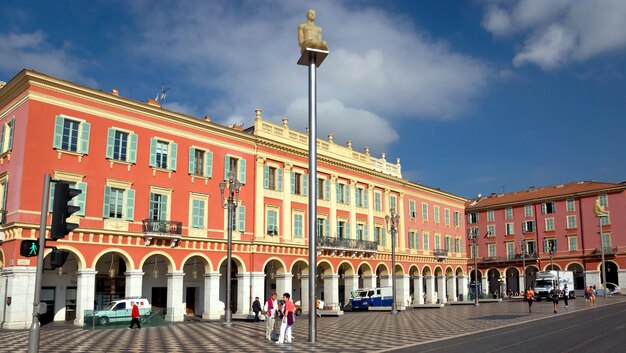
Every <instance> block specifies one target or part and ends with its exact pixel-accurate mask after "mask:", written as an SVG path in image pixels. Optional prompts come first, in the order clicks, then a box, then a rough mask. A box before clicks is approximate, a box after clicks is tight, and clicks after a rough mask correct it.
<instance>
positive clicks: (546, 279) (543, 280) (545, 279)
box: [535, 271, 574, 301]
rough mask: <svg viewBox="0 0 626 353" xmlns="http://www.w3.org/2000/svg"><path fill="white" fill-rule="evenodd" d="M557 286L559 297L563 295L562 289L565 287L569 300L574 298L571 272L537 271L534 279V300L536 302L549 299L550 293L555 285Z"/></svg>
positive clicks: (572, 274) (572, 273)
mask: <svg viewBox="0 0 626 353" xmlns="http://www.w3.org/2000/svg"><path fill="white" fill-rule="evenodd" d="M557 283H558V284H559V289H560V290H561V297H563V295H565V292H564V291H563V288H564V287H565V285H567V289H568V290H569V298H571V299H573V298H574V272H572V271H539V272H537V276H536V279H535V298H537V301H541V299H549V298H550V292H551V291H552V289H554V287H555V285H556V284H557Z"/></svg>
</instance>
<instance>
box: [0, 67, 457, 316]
mask: <svg viewBox="0 0 626 353" xmlns="http://www.w3.org/2000/svg"><path fill="white" fill-rule="evenodd" d="M0 124H2V134H1V136H0V147H1V148H0V197H1V199H0V205H1V209H2V218H1V224H0V240H1V243H0V266H1V268H2V269H1V277H2V278H0V320H1V323H2V327H3V328H27V327H28V326H29V325H30V321H31V311H32V298H33V294H34V283H35V266H36V258H25V257H21V256H20V252H19V245H20V242H21V240H24V239H37V238H38V236H39V219H40V216H41V208H42V195H43V177H44V175H45V174H46V173H47V174H50V175H51V176H52V178H53V179H54V180H59V181H65V182H69V183H70V184H71V185H72V186H73V187H76V188H79V189H80V190H81V191H82V193H81V195H80V196H78V197H77V198H76V200H75V204H76V205H77V206H79V207H80V211H79V212H78V213H76V214H75V216H73V217H72V219H71V220H72V221H73V222H75V223H78V224H79V228H78V229H76V230H74V231H73V232H72V233H70V234H69V236H67V237H66V238H64V239H62V240H59V241H57V242H56V243H55V244H54V245H55V246H56V247H57V248H59V249H62V250H66V251H69V253H70V255H69V257H68V260H67V261H66V262H65V264H64V265H63V267H61V268H59V269H56V270H54V271H53V270H45V271H44V276H43V285H42V300H43V301H44V302H46V303H47V304H48V311H47V313H46V314H45V315H44V316H43V317H42V318H41V320H42V322H44V323H45V322H49V321H62V320H68V321H73V322H74V323H75V324H77V325H82V324H83V317H84V313H85V311H86V310H93V309H94V308H96V309H98V308H101V307H102V306H103V305H104V304H105V303H107V302H108V301H110V300H114V299H117V298H121V297H146V298H148V299H149V300H150V302H151V304H152V305H153V307H159V308H166V310H167V313H168V315H170V316H171V318H172V319H173V320H174V321H180V320H183V317H184V315H198V316H202V317H203V318H204V319H219V318H220V316H221V315H223V313H224V303H225V287H226V281H231V286H232V290H231V301H230V302H231V306H232V310H233V313H234V317H237V315H244V316H245V315H248V314H249V313H250V306H251V302H252V298H254V297H255V296H258V297H260V298H265V297H266V296H267V295H268V294H269V293H270V292H272V291H277V292H279V293H280V292H290V293H293V297H294V298H295V300H299V299H305V298H308V293H309V288H308V276H315V277H316V288H315V290H316V294H317V295H318V297H320V298H322V299H323V300H324V301H325V304H326V307H327V309H328V310H337V311H338V310H340V309H341V307H342V306H343V305H345V304H347V303H348V300H349V294H350V292H351V291H352V290H353V289H356V288H363V287H375V286H390V285H391V276H392V275H395V276H396V278H397V283H398V284H397V286H398V294H397V298H396V299H397V302H398V304H399V306H406V305H416V304H423V303H425V302H426V303H435V302H440V303H445V302H447V301H456V300H459V299H460V297H462V296H465V295H466V294H467V287H468V286H467V283H468V277H467V256H466V251H465V249H466V246H465V242H466V241H465V234H466V231H465V224H464V222H463V219H462V216H463V214H464V203H465V201H466V200H465V199H463V198H461V197H458V196H455V195H452V194H449V193H446V192H442V191H440V190H436V189H432V188H429V187H426V186H423V185H419V184H417V183H413V182H410V181H408V180H404V179H402V174H401V166H400V161H399V160H397V161H396V163H390V162H387V161H386V159H385V156H384V154H383V155H382V156H381V158H375V157H373V156H371V155H370V153H369V150H368V149H365V151H364V152H358V151H355V150H353V149H352V146H351V143H350V142H348V144H347V145H345V146H344V145H339V144H336V143H335V142H334V141H333V138H332V136H329V138H328V140H318V154H319V157H318V170H317V175H315V176H311V175H309V173H308V168H307V166H308V164H307V161H308V154H307V139H308V136H307V134H304V133H301V132H297V131H294V130H291V129H290V128H289V125H288V120H286V119H285V120H283V124H282V125H276V124H272V123H270V122H268V121H265V120H263V118H262V112H261V111H260V110H257V111H256V116H255V120H254V126H252V127H250V128H248V129H245V130H244V129H242V128H240V127H237V126H234V127H226V126H221V125H219V124H215V123H213V122H211V121H210V118H209V117H208V116H207V117H205V118H204V119H199V118H194V117H190V116H186V115H183V114H179V113H176V112H172V111H169V110H166V109H163V108H162V107H161V106H160V104H159V102H155V101H152V100H148V102H147V103H143V102H138V101H135V100H131V99H127V98H124V97H122V96H120V94H119V92H118V91H117V90H116V89H114V90H113V91H112V92H111V93H108V92H103V91H99V90H95V89H91V88H88V87H84V86H81V85H77V84H74V83H72V82H67V81H64V80H60V79H57V78H54V77H50V76H47V75H44V74H40V73H37V72H34V71H30V70H23V71H22V72H20V73H19V74H18V75H16V76H15V77H14V78H13V79H11V80H10V81H9V82H8V83H7V84H6V85H5V86H4V87H2V88H0ZM230 172H232V173H233V175H234V176H235V177H236V178H237V180H238V181H239V182H240V183H241V185H242V186H241V189H240V192H239V193H238V194H237V199H236V201H237V207H236V210H235V214H234V217H233V219H232V220H228V219H227V212H226V210H225V208H224V200H223V198H222V197H221V193H220V182H223V181H224V180H225V179H227V178H228V175H229V173H230ZM310 178H315V180H316V185H317V186H318V187H317V190H318V192H317V194H316V195H309V193H308V190H307V188H308V180H309V179H310ZM53 185H54V183H53V184H52V187H54V186H53ZM50 194H51V195H52V194H53V193H50ZM308 197H316V198H317V204H318V219H316V220H309V219H307V214H308V212H307V207H308ZM49 200H50V204H52V203H51V202H52V197H50V198H49ZM392 209H394V210H396V211H397V213H398V214H399V215H400V222H399V225H398V242H397V247H396V267H395V268H391V262H392V261H391V238H390V233H389V228H388V225H387V224H386V222H385V216H386V215H389V214H390V213H391V210H392ZM44 212H46V213H47V215H48V225H49V224H50V210H49V209H48V210H44ZM229 221H232V227H233V248H232V252H233V256H232V275H231V278H229V279H227V278H226V251H227V249H226V245H227V228H228V227H227V225H228V222H229ZM311 221H313V222H316V229H317V238H318V263H317V264H315V266H314V267H313V268H310V266H309V264H308V241H309V234H307V229H308V222H311ZM48 229H49V227H48ZM48 245H53V244H52V243H49V244H48ZM49 258H50V256H49V252H46V257H45V261H44V267H45V268H50V259H49ZM302 304H303V310H307V304H308V303H307V302H306V300H303V303H302Z"/></svg>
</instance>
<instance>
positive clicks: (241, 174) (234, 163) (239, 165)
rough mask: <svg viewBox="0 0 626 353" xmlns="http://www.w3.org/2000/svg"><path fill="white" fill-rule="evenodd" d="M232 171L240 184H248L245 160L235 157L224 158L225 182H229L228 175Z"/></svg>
mask: <svg viewBox="0 0 626 353" xmlns="http://www.w3.org/2000/svg"><path fill="white" fill-rule="evenodd" d="M231 171H232V172H233V175H234V176H235V178H236V179H237V180H238V181H239V182H240V183H242V184H245V183H246V160H245V159H243V158H238V157H234V156H224V180H228V173H230V172H231Z"/></svg>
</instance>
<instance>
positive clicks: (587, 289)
mask: <svg viewBox="0 0 626 353" xmlns="http://www.w3.org/2000/svg"><path fill="white" fill-rule="evenodd" d="M590 291H591V288H589V286H586V287H585V303H589V292H590Z"/></svg>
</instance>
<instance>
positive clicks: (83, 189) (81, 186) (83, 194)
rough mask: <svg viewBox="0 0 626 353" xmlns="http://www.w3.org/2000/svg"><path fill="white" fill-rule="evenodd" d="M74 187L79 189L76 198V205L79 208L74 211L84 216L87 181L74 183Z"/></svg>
mask: <svg viewBox="0 0 626 353" xmlns="http://www.w3.org/2000/svg"><path fill="white" fill-rule="evenodd" d="M76 187H77V188H79V189H80V191H81V193H80V195H78V197H77V199H76V206H78V207H80V210H79V211H78V212H76V214H77V215H79V216H84V215H85V208H86V207H87V183H76Z"/></svg>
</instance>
